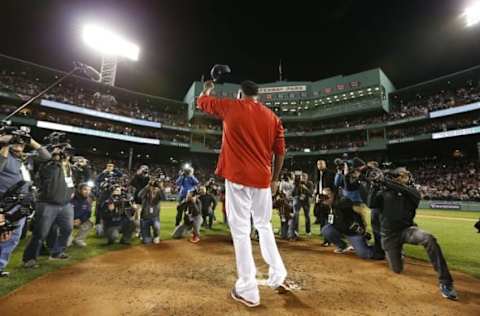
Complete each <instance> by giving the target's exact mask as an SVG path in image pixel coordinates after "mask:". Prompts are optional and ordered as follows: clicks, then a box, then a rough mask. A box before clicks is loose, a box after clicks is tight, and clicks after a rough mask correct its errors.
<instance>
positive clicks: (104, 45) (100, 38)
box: [82, 24, 140, 86]
mask: <svg viewBox="0 0 480 316" xmlns="http://www.w3.org/2000/svg"><path fill="white" fill-rule="evenodd" d="M82 37H83V41H84V42H85V44H87V45H88V46H90V47H92V48H93V49H95V50H97V51H98V52H100V53H101V54H102V66H101V68H100V73H101V75H102V79H101V82H103V83H105V84H108V85H110V86H114V85H115V77H116V75H117V63H118V58H119V57H123V58H127V59H130V60H133V61H137V60H138V54H139V52H140V48H139V47H138V46H137V45H135V44H133V43H132V42H130V41H128V40H126V39H124V38H123V37H121V36H120V35H118V34H115V33H114V32H112V31H110V30H108V29H106V28H104V27H101V26H98V25H93V24H87V25H85V26H84V27H83V34H82Z"/></svg>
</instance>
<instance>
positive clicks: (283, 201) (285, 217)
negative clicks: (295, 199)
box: [272, 190, 296, 239]
mask: <svg viewBox="0 0 480 316" xmlns="http://www.w3.org/2000/svg"><path fill="white" fill-rule="evenodd" d="M272 207H273V208H274V209H277V210H278V215H279V216H280V238H281V239H296V234H295V226H294V220H293V218H294V212H293V207H292V203H291V201H290V200H289V199H288V198H287V195H286V194H285V192H283V191H280V190H278V191H277V194H275V196H274V197H273V205H272Z"/></svg>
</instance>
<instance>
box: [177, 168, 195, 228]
mask: <svg viewBox="0 0 480 316" xmlns="http://www.w3.org/2000/svg"><path fill="white" fill-rule="evenodd" d="M176 184H177V187H178V188H179V195H178V201H180V202H181V201H184V200H185V198H186V197H187V193H188V192H190V191H192V190H195V188H196V186H197V185H198V184H199V182H198V180H197V178H195V176H194V175H193V168H192V167H190V166H189V165H186V166H185V167H184V168H183V169H182V170H180V176H179V177H178V178H177V181H176ZM181 221H182V213H181V212H179V211H178V207H177V216H176V218H175V226H178V225H179V224H180V222H181Z"/></svg>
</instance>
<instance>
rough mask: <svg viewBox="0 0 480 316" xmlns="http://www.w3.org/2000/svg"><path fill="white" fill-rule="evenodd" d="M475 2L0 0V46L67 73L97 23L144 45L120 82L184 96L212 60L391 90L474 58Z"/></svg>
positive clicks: (85, 56) (268, 77)
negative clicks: (85, 29) (469, 20)
mask: <svg viewBox="0 0 480 316" xmlns="http://www.w3.org/2000/svg"><path fill="white" fill-rule="evenodd" d="M472 1H473V0H394V1H393V0H389V1H385V0H383V1H381V0H378V1H373V0H372V1H367V0H364V1H361V0H344V1H340V0H339V1H288V2H286V1H285V2H281V1H260V0H257V1H227V0H223V1H206V0H197V1H195V0H193V1H181V0H177V1H161V0H158V1H146V0H145V1H143V0H129V1H118V0H117V1H114V0H109V1H101V0H96V1H87V0H82V1H77V0H62V1H47V0H36V1H28V0H22V1H20V0H4V1H2V3H1V10H0V16H1V19H0V24H1V27H0V32H1V38H2V41H1V45H0V52H1V53H3V54H7V55H11V56H14V57H18V58H22V59H26V60H29V61H33V62H36V63H39V64H42V65H46V66H50V67H53V68H59V69H62V70H68V69H69V68H70V67H71V64H72V61H74V60H79V61H83V62H86V63H88V64H90V65H92V66H95V67H98V66H99V64H100V57H99V55H97V54H96V53H95V52H94V51H92V50H91V49H90V48H89V47H86V46H85V45H84V44H83V42H82V41H81V27H82V25H83V24H84V23H86V22H99V24H103V25H105V26H108V27H109V28H111V29H114V30H116V31H118V32H119V33H121V34H123V35H124V36H125V37H126V38H128V39H131V40H132V41H133V42H135V43H137V44H138V45H139V46H140V47H141V52H140V60H139V61H138V62H128V61H126V62H122V63H121V64H120V67H119V71H118V75H117V85H118V86H121V87H124V88H128V89H132V90H136V91H141V92H145V93H150V94H155V95H160V96H164V97H171V98H176V99H181V98H183V96H184V94H185V92H186V91H187V89H188V88H189V86H190V84H191V82H192V81H194V80H199V79H200V77H201V75H202V74H205V75H206V74H208V72H209V70H210V68H211V66H212V65H213V64H215V63H226V64H229V65H230V66H231V68H232V71H233V78H232V79H233V80H234V81H241V80H244V79H251V80H254V81H257V82H260V83H261V82H271V81H275V80H276V79H277V78H278V64H279V60H280V59H281V60H282V61H283V72H284V77H286V78H287V79H288V80H290V81H295V80H298V81H301V80H307V81H313V80H319V79H322V78H328V77H330V76H334V75H338V74H345V75H347V74H351V73H355V72H359V71H363V70H367V69H371V68H376V67H380V68H382V69H383V70H384V71H385V73H386V74H387V75H388V76H389V77H390V79H391V80H392V81H393V82H394V84H395V85H396V86H397V88H400V87H405V86H407V85H410V84H414V83H418V82H420V81H423V80H428V79H432V78H434V77H436V76H440V75H444V74H448V73H451V72H455V71H458V70H461V69H464V68H468V67H471V66H474V65H477V64H480V26H477V27H473V28H469V29H466V28H465V27H464V24H463V20H462V19H461V18H460V15H461V12H462V11H463V9H464V7H465V6H466V5H467V4H469V3H471V2H472Z"/></svg>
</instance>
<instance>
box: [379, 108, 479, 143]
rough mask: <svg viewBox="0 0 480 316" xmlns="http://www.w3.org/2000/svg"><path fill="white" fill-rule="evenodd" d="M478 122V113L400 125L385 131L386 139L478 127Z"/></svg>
mask: <svg viewBox="0 0 480 316" xmlns="http://www.w3.org/2000/svg"><path fill="white" fill-rule="evenodd" d="M479 122H480V117H479V113H475V114H471V113H470V114H468V115H464V116H462V117H455V118H447V119H437V120H433V121H428V122H425V123H421V124H414V125H402V126H401V127H398V128H394V129H389V130H388V131H387V138H388V139H398V138H403V137H408V136H415V135H422V134H427V133H435V132H446V131H449V130H455V129H462V128H468V127H474V126H478V125H479Z"/></svg>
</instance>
